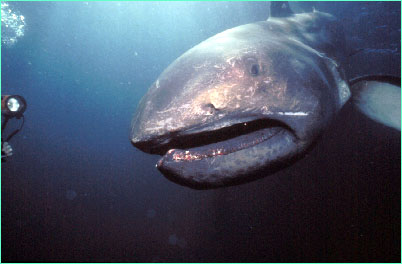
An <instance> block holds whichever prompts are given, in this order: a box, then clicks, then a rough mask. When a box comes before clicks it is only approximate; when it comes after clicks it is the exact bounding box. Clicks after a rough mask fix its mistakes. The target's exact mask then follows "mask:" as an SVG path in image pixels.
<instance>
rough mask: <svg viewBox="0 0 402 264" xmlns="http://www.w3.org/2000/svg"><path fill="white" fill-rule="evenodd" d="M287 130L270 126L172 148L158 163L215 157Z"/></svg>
mask: <svg viewBox="0 0 402 264" xmlns="http://www.w3.org/2000/svg"><path fill="white" fill-rule="evenodd" d="M284 130H286V129H285V128H283V127H270V128H264V129H261V130H257V131H254V132H252V133H249V134H245V135H240V136H238V137H234V138H231V139H228V140H224V141H220V142H216V143H212V144H208V145H204V146H199V147H196V148H190V149H185V150H182V149H170V150H169V151H168V152H167V153H166V154H165V155H164V156H163V157H162V159H160V160H159V161H158V163H157V167H158V168H159V167H161V166H163V162H164V161H172V162H192V161H197V160H203V159H207V158H213V157H218V156H223V155H229V154H231V153H234V152H237V151H240V150H243V149H246V148H251V147H254V146H256V145H258V144H260V143H262V142H265V141H268V140H270V139H272V138H274V137H275V136H277V135H278V134H280V133H283V132H284Z"/></svg>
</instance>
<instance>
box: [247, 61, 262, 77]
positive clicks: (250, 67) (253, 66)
mask: <svg viewBox="0 0 402 264" xmlns="http://www.w3.org/2000/svg"><path fill="white" fill-rule="evenodd" d="M244 62H245V66H246V69H247V71H248V72H249V73H250V74H251V76H257V75H259V74H260V71H261V69H260V65H259V64H258V61H257V59H256V58H254V57H248V58H246V59H245V60H244Z"/></svg>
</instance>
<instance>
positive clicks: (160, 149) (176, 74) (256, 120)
mask: <svg viewBox="0 0 402 264" xmlns="http://www.w3.org/2000/svg"><path fill="white" fill-rule="evenodd" d="M278 10H280V11H281V12H279V11H278V12H279V13H281V15H273V16H271V17H270V18H269V19H268V20H267V21H261V22H257V23H252V24H246V25H242V26H238V27H235V28H232V29H228V30H226V31H223V32H221V33H219V34H217V35H215V36H212V37H211V38H209V39H207V40H205V41H203V42H201V43H200V44H198V45H197V46H195V47H193V48H192V49H190V50H188V51H187V52H185V53H184V54H183V55H182V56H180V57H179V58H178V59H176V60H175V61H174V62H173V63H172V64H171V65H170V66H169V67H168V68H167V69H165V71H164V72H163V73H162V74H161V75H160V76H159V78H158V79H157V80H156V81H155V82H154V84H153V85H152V86H151V87H150V89H149V91H148V93H147V94H146V95H145V96H144V98H143V99H142V101H141V103H140V105H139V107H138V109H137V112H136V114H135V115H134V118H133V121H132V131H131V142H132V144H133V145H134V146H135V147H137V148H139V149H141V150H143V151H145V152H148V153H152V154H160V155H163V157H162V159H161V160H160V161H159V162H158V164H157V168H158V169H159V170H160V171H161V172H162V173H163V174H164V175H165V176H166V177H168V178H169V179H171V180H173V181H175V182H177V183H179V184H183V185H186V186H190V187H192V188H216V187H222V186H229V185H233V184H239V183H243V182H247V181H251V180H254V179H257V178H261V177H264V176H266V175H269V174H270V173H273V172H275V171H277V170H278V169H281V168H283V167H286V166H289V165H290V164H292V163H293V162H294V161H296V160H297V159H299V158H301V157H302V156H303V155H304V153H305V152H306V151H307V150H308V149H309V147H310V146H311V145H312V143H313V142H314V141H315V140H316V139H317V137H318V136H319V135H320V134H321V133H322V132H323V131H324V129H325V128H326V127H327V125H328V124H329V123H330V122H331V120H332V118H333V117H334V116H335V115H336V113H337V112H338V111H339V110H340V109H341V108H342V106H343V105H344V104H345V102H346V101H347V100H348V99H349V98H350V96H351V93H350V88H349V85H348V81H347V78H346V76H345V73H344V69H343V65H344V64H345V61H346V59H347V57H346V53H347V52H346V50H345V38H344V33H343V29H342V26H341V25H340V24H339V23H338V21H337V20H336V19H335V18H334V17H333V16H332V15H330V14H327V13H322V12H316V11H314V12H311V13H303V14H292V13H290V12H289V10H287V8H286V5H285V6H283V5H282V6H280V8H279V9H278ZM271 11H272V10H271ZM271 13H272V12H271Z"/></svg>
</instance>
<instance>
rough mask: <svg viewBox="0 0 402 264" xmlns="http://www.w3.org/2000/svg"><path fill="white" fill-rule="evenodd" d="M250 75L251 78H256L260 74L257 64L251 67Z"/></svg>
mask: <svg viewBox="0 0 402 264" xmlns="http://www.w3.org/2000/svg"><path fill="white" fill-rule="evenodd" d="M250 73H251V75H253V76H257V75H258V74H259V73H260V66H258V64H253V65H251V68H250Z"/></svg>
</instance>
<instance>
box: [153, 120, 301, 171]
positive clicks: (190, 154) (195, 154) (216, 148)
mask: <svg viewBox="0 0 402 264" xmlns="http://www.w3.org/2000/svg"><path fill="white" fill-rule="evenodd" d="M283 133H291V134H294V133H293V130H292V129H291V128H290V127H289V126H287V125H286V124H285V123H283V122H281V121H277V120H273V119H257V120H253V121H249V122H242V123H237V124H234V125H232V126H229V127H223V128H220V129H217V130H213V131H203V132H200V133H192V134H188V135H181V136H176V137H172V138H171V140H170V141H169V143H168V144H165V145H162V146H160V148H158V151H157V152H158V154H161V155H164V154H165V156H164V159H169V160H171V161H178V162H179V161H195V160H202V159H205V158H210V157H215V156H221V155H228V154H230V153H233V152H236V151H240V150H242V149H246V148H250V147H253V146H255V145H258V144H260V143H261V142H264V141H267V140H270V139H273V138H275V137H277V136H279V135H281V134H283ZM158 165H161V164H158Z"/></svg>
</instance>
